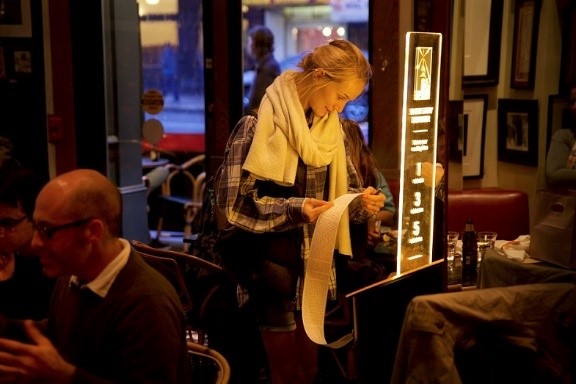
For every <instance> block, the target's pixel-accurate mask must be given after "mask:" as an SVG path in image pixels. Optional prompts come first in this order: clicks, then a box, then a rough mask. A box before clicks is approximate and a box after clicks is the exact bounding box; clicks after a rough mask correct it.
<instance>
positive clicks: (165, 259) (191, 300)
mask: <svg viewBox="0 0 576 384" xmlns="http://www.w3.org/2000/svg"><path fill="white" fill-rule="evenodd" d="M132 248H133V249H135V250H136V251H137V252H138V253H140V254H141V255H142V257H143V258H144V260H145V261H146V262H147V263H148V264H150V265H151V266H152V267H154V268H155V269H156V270H157V271H159V272H160V273H161V274H162V275H163V276H164V277H166V278H167V279H168V281H170V282H171V283H172V285H173V286H174V288H175V289H176V292H177V293H178V296H179V298H180V301H181V303H182V308H183V310H184V313H185V315H186V321H187V323H188V337H189V338H190V339H193V340H195V341H196V342H198V343H199V344H206V343H207V340H206V339H207V338H206V335H207V331H206V324H207V323H208V322H209V318H207V317H209V316H212V313H209V311H213V309H212V308H213V307H212V305H213V304H214V305H216V303H213V302H212V300H216V299H217V298H218V297H219V295H222V294H224V293H223V292H222V291H223V290H224V289H230V288H229V287H225V286H224V284H225V283H226V281H225V279H226V276H225V272H224V271H223V269H222V267H220V266H218V265H216V264H213V263H211V262H209V261H206V260H204V259H201V258H199V257H196V256H193V255H189V254H187V253H183V252H178V251H171V250H166V249H159V248H154V247H151V246H149V245H147V244H145V243H142V242H140V241H137V240H133V241H132Z"/></svg>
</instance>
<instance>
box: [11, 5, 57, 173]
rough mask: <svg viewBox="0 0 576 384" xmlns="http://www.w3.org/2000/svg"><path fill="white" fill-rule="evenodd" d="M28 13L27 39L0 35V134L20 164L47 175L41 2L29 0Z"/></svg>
mask: <svg viewBox="0 0 576 384" xmlns="http://www.w3.org/2000/svg"><path fill="white" fill-rule="evenodd" d="M30 11H31V21H32V23H31V24H32V26H31V27H32V34H31V36H30V37H16V36H14V37H12V36H11V37H6V36H0V56H1V57H0V106H1V107H0V111H2V114H1V119H0V135H1V136H4V137H7V138H9V139H10V140H11V141H12V143H13V144H14V154H15V156H16V157H17V158H18V160H19V161H20V162H21V163H23V164H24V165H26V166H29V167H31V168H33V169H35V170H36V171H37V172H38V173H40V174H41V175H43V176H48V161H47V160H46V159H47V158H48V148H47V133H46V99H45V90H44V50H43V35H42V4H41V1H40V0H32V1H31V2H30ZM2 62H3V63H4V66H3V67H4V71H2V64H1V63H2ZM28 64H29V65H28Z"/></svg>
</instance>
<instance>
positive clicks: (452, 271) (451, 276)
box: [446, 231, 461, 284]
mask: <svg viewBox="0 0 576 384" xmlns="http://www.w3.org/2000/svg"><path fill="white" fill-rule="evenodd" d="M459 236H460V233H458V232H453V231H448V235H447V244H448V255H447V258H446V259H447V260H448V284H457V283H459V282H460V280H461V271H460V270H459V269H458V268H457V266H456V265H455V261H456V257H455V255H456V243H457V242H458V237H459Z"/></svg>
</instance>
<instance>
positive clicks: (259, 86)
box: [245, 25, 280, 112]
mask: <svg viewBox="0 0 576 384" xmlns="http://www.w3.org/2000/svg"><path fill="white" fill-rule="evenodd" d="M248 49H249V51H250V55H251V56H252V58H253V59H254V61H255V63H256V68H255V75H254V81H253V82H252V86H251V87H250V90H249V92H248V95H247V99H248V104H247V105H246V108H245V112H253V111H257V110H258V107H259V106H260V100H262V97H263V96H264V93H266V88H268V86H269V85H270V84H272V82H273V81H274V79H275V78H276V77H277V76H278V75H279V74H280V64H278V61H276V58H275V57H274V34H273V33H272V31H271V30H270V29H269V28H268V27H265V26H262V25H258V26H255V27H253V28H252V29H250V30H249V31H248Z"/></svg>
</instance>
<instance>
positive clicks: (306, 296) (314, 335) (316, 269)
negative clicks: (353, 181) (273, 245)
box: [302, 193, 361, 344]
mask: <svg viewBox="0 0 576 384" xmlns="http://www.w3.org/2000/svg"><path fill="white" fill-rule="evenodd" d="M359 195H361V194H360V193H349V194H345V195H342V196H340V197H338V198H337V199H335V200H334V206H333V207H332V208H330V209H329V210H327V211H326V212H324V213H322V214H321V215H320V216H319V217H318V221H317V222H316V229H315V230H314V235H313V236H312V242H311V243H310V255H309V257H308V262H307V264H306V274H305V277H304V293H303V297H302V320H303V322H304V329H305V330H306V333H307V334H308V337H310V339H312V341H314V342H315V343H317V344H327V342H326V338H325V337H324V315H325V311H326V297H327V296H326V295H327V294H328V287H329V284H330V273H331V268H332V256H333V253H334V245H335V244H336V235H337V233H338V224H339V223H340V218H341V217H342V214H343V213H344V212H347V210H346V208H347V207H348V205H349V204H350V203H351V202H352V200H354V199H355V198H356V197H357V196H359ZM343 342H344V343H345V342H346V341H343Z"/></svg>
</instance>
